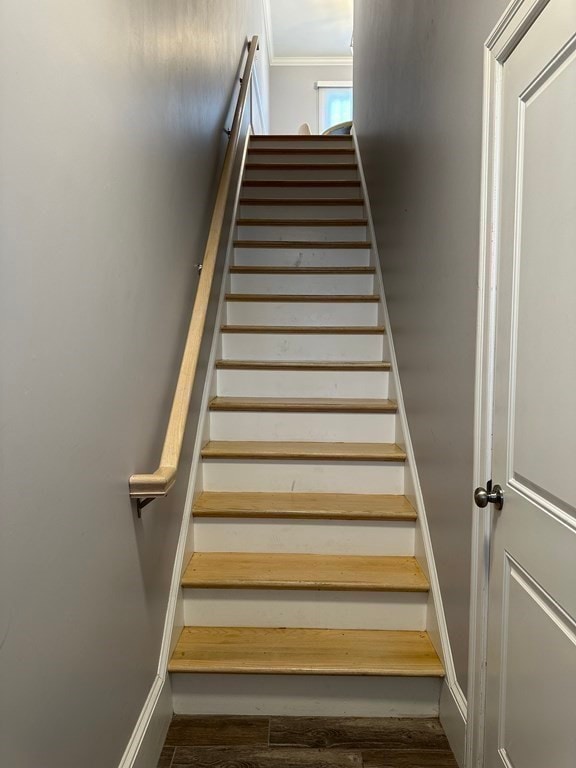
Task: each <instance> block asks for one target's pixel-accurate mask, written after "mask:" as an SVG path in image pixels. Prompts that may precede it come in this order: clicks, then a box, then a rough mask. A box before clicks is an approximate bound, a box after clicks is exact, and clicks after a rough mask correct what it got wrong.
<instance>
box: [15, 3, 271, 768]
mask: <svg viewBox="0 0 576 768" xmlns="http://www.w3.org/2000/svg"><path fill="white" fill-rule="evenodd" d="M0 14H1V21H0V30H1V33H0V37H1V40H0V43H1V44H0V60H1V61H0V63H1V66H0V93H1V97H2V119H1V121H0V193H1V195H0V197H1V206H0V274H1V278H0V348H1V358H0V359H1V361H2V362H1V370H2V373H1V376H0V387H1V390H0V394H1V402H0V412H1V424H2V434H1V459H0V487H1V489H2V502H1V510H0V530H1V535H0V571H1V573H0V597H1V600H0V606H1V610H0V649H1V651H0V679H1V681H2V682H1V685H0V764H1V765H3V766H4V765H5V766H10V768H32V766H37V765H43V766H47V767H51V766H54V767H56V766H58V768H73V767H74V768H76V766H79V765H83V766H86V767H87V768H88V767H89V766H94V768H114V767H115V766H117V765H118V764H119V763H120V760H121V758H122V755H123V753H124V751H125V748H126V745H127V744H128V742H129V739H130V737H131V734H132V732H133V729H134V727H135V725H136V723H137V720H138V718H139V716H140V714H141V711H142V710H143V707H144V705H145V701H146V699H147V696H148V695H149V692H150V691H151V688H152V687H153V684H154V681H155V680H156V679H157V670H158V660H159V654H160V644H161V640H162V631H163V625H164V618H165V614H166V605H167V599H168V591H169V587H170V580H171V576H172V567H173V563H174V553H175V548H176V543H177V538H178V533H179V529H180V524H181V520H182V514H183V505H184V498H185V494H186V487H187V481H188V474H189V464H190V460H191V453H192V447H193V443H194V437H195V426H196V421H197V415H198V402H199V398H200V397H201V393H202V386H203V374H204V373H205V369H206V363H207V356H208V352H209V344H210V340H211V336H212V328H210V327H208V329H207V333H206V338H207V339H208V344H207V345H205V346H207V349H205V350H204V351H203V357H202V364H201V366H200V371H199V375H198V384H197V386H196V388H195V393H194V403H195V407H194V408H193V412H192V416H191V418H190V423H189V425H188V433H187V434H188V439H187V441H186V447H185V451H184V456H183V463H182V471H181V473H180V478H179V480H178V482H177V485H176V486H175V488H174V489H173V491H172V492H171V494H170V496H169V497H168V498H167V499H166V500H159V501H157V502H155V503H154V504H153V505H152V506H150V507H148V508H146V509H145V510H144V512H143V516H142V519H141V520H139V519H138V518H137V516H136V513H135V509H134V507H133V506H132V505H131V503H130V500H129V498H128V478H129V476H130V475H131V474H132V473H133V472H137V471H150V470H153V469H154V468H155V466H156V462H157V461H158V458H159V456H160V449H161V445H162V440H163V436H164V430H165V426H166V423H167V419H168V413H169V408H170V405H171V400H172V395H173V392H174V386H175V381H176V376H177V372H178V367H179V364H180V359H181V354H182V348H183V344H184V338H185V334H186V331H187V327H188V323H189V319H190V313H191V308H192V303H193V297H194V293H195V290H196V285H197V280H198V277H197V271H196V269H195V268H194V266H193V265H194V263H198V262H199V261H201V258H202V253H203V250H204V245H205V241H206V236H207V231H208V225H209V222H210V217H211V213H212V207H213V203H214V197H215V192H216V185H217V180H218V172H219V168H220V165H221V161H222V157H223V150H224V148H225V141H226V138H225V134H224V133H223V128H224V127H228V126H229V124H230V119H231V118H230V117H229V115H228V113H229V111H230V103H231V99H232V96H233V95H234V96H236V93H237V91H234V88H235V78H236V76H237V74H238V73H239V67H240V65H241V64H243V59H242V61H241V56H242V53H243V46H244V44H245V43H246V41H247V40H248V39H249V38H250V37H251V36H252V35H254V34H259V35H260V40H261V49H262V50H261V52H260V55H259V63H258V75H259V83H260V91H261V94H262V97H263V101H264V112H265V114H266V116H267V111H268V107H267V102H268V99H267V93H268V71H267V66H268V65H267V55H266V51H265V42H264V41H265V36H264V34H263V32H264V28H263V20H262V5H261V2H260V0H235V2H234V3H230V2H229V0H177V2H172V3H161V2H154V1H153V0H86V2H83V3H70V2H66V0H52V2H50V3H46V2H40V3H35V4H32V5H31V4H26V3H21V2H19V1H18V0H0ZM216 296H217V291H216ZM215 304H216V302H215V301H214V302H213V310H212V319H213V317H214V312H215ZM168 715H169V711H167V712H164V713H163V716H164V717H166V716H168ZM32 723H33V727H31V724H32ZM163 736H164V733H163V732H162V727H157V728H156V731H155V737H154V738H155V739H156V741H157V742H161V740H162V739H163ZM153 752H154V745H152V747H151V754H152V753H153ZM151 759H152V758H151ZM154 763H155V760H154ZM150 765H152V763H150Z"/></svg>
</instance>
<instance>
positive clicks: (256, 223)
mask: <svg viewBox="0 0 576 768" xmlns="http://www.w3.org/2000/svg"><path fill="white" fill-rule="evenodd" d="M236 224H237V225H238V226H239V227H366V226H367V225H368V219H255V218H252V219H249V218H242V219H237V220H236Z"/></svg>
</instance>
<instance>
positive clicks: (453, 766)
mask: <svg viewBox="0 0 576 768" xmlns="http://www.w3.org/2000/svg"><path fill="white" fill-rule="evenodd" d="M362 760H363V765H364V768H458V763H457V762H456V758H455V757H454V754H453V753H452V751H451V750H450V749H439V750H436V749H430V750H427V749H416V750H412V749H381V750H376V751H373V752H372V751H368V752H364V751H363V752H362Z"/></svg>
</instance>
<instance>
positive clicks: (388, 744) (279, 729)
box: [158, 715, 457, 768]
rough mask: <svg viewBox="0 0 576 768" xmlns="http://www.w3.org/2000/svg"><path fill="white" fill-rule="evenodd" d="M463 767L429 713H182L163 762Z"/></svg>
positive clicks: (184, 765) (239, 766) (204, 767)
mask: <svg viewBox="0 0 576 768" xmlns="http://www.w3.org/2000/svg"><path fill="white" fill-rule="evenodd" d="M190 766H194V768H457V764H456V761H455V760H454V756H453V755H452V752H451V751H450V747H449V745H448V741H447V739H446V736H445V735H444V731H443V730H442V726H441V725H440V722H439V721H438V720H435V719H429V718H401V719H395V718H337V717H334V718H333V717H200V716H194V717H188V716H182V715H175V716H174V718H173V720H172V724H171V726H170V730H169V731H168V735H167V737H166V743H165V746H164V749H163V751H162V756H161V758H160V762H159V763H158V768H190Z"/></svg>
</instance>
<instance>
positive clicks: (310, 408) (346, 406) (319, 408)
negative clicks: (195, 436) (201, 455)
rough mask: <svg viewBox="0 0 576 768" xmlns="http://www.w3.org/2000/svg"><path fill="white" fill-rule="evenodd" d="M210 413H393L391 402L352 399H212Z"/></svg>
mask: <svg viewBox="0 0 576 768" xmlns="http://www.w3.org/2000/svg"><path fill="white" fill-rule="evenodd" d="M210 410H211V411H278V412H280V411H284V412H290V413H396V411H397V410H398V405H397V403H396V402H395V401H394V400H384V399H377V398H356V397H345V398H339V397H333V398H332V397H214V398H212V400H211V401H210Z"/></svg>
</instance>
